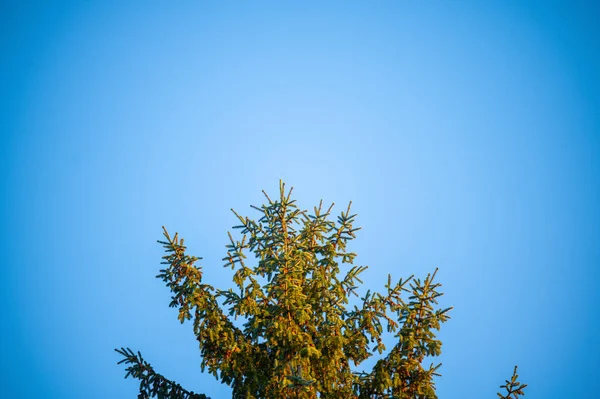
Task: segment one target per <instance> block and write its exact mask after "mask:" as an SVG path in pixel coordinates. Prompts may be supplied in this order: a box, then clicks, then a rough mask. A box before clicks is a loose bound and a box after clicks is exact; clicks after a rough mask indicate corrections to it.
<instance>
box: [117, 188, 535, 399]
mask: <svg viewBox="0 0 600 399" xmlns="http://www.w3.org/2000/svg"><path fill="white" fill-rule="evenodd" d="M291 194H292V190H289V191H286V189H285V185H284V184H283V183H280V191H279V197H278V198H276V199H275V200H272V199H271V198H270V197H269V196H268V195H267V194H266V193H265V197H266V200H267V203H266V204H264V205H262V206H260V207H256V206H252V207H253V208H254V209H255V210H256V211H258V212H259V217H258V219H256V220H255V219H251V218H249V217H245V216H241V215H239V214H238V213H236V212H235V211H233V212H234V214H235V216H236V217H237V219H238V220H239V225H237V226H234V229H238V230H240V231H241V234H240V236H241V237H240V238H234V237H233V236H232V235H231V234H229V244H228V245H227V256H226V257H225V258H223V261H224V262H225V266H226V267H229V268H231V269H232V270H233V271H234V274H233V283H234V287H235V288H234V289H227V290H221V289H216V288H214V287H212V286H211V285H209V284H206V283H205V282H204V281H203V279H202V268H201V267H200V266H199V265H198V264H197V263H198V261H199V260H200V258H197V257H195V256H191V255H188V254H187V253H186V247H185V246H184V241H183V239H181V238H179V236H178V234H175V235H174V236H171V235H170V234H169V233H168V232H167V230H166V229H165V230H164V237H165V238H164V240H163V241H159V242H160V243H161V244H162V245H163V246H164V248H165V250H166V255H165V256H164V257H163V262H162V263H163V264H164V265H165V268H164V269H162V270H160V274H159V275H158V276H157V277H158V278H161V279H162V280H163V281H164V282H165V283H166V285H167V287H168V288H169V289H170V290H171V292H172V298H171V303H170V306H171V307H175V308H177V309H178V311H179V315H178V318H179V320H180V321H181V322H182V323H183V322H184V321H186V320H191V321H192V323H193V329H194V334H195V336H196V337H197V340H198V342H199V346H200V352H201V355H202V363H201V367H202V370H207V371H208V372H209V373H210V374H212V375H213V376H215V377H216V378H218V379H219V380H220V381H221V382H223V383H224V384H227V385H229V386H230V387H231V388H232V397H233V398H239V399H242V398H243V399H251V398H256V399H258V398H272V399H275V398H277V399H279V398H298V399H309V398H332V399H333V398H335V399H339V398H357V399H358V398H360V399H363V398H365V399H366V398H378V399H383V398H415V399H416V398H422V399H430V398H437V396H436V392H435V384H434V377H435V376H438V375H439V374H438V373H437V371H438V370H439V367H440V364H436V363H433V362H432V359H433V358H434V357H436V356H438V355H439V354H440V353H441V348H442V343H441V342H440V341H439V340H438V339H437V338H436V334H435V333H436V331H438V330H439V329H440V326H441V324H442V323H444V322H446V321H447V320H448V319H449V316H448V312H449V310H450V309H451V308H444V309H442V308H439V306H438V305H437V299H438V298H439V297H440V296H441V295H442V293H441V292H440V291H439V288H440V284H439V283H437V282H436V281H435V275H436V272H437V270H436V271H434V272H433V273H431V274H429V275H427V276H426V277H425V278H424V279H420V278H415V277H414V276H410V277H408V278H406V279H402V278H401V279H399V280H398V281H393V280H392V277H391V276H389V277H388V281H387V284H386V285H385V286H384V290H383V292H382V293H378V292H371V291H370V290H367V291H366V292H364V294H360V293H359V292H358V288H359V285H360V284H361V283H362V281H361V279H360V276H361V274H362V273H363V272H364V271H365V270H366V269H367V267H366V266H358V265H354V259H355V257H356V254H355V253H353V252H350V251H349V250H348V247H347V245H348V243H349V242H350V241H351V240H353V239H354V238H355V237H356V236H355V233H356V231H357V230H359V228H357V227H355V225H354V222H355V217H356V215H355V214H352V213H351V203H350V205H348V207H347V209H346V210H345V211H343V212H341V214H340V215H339V216H338V217H337V219H336V220H335V221H333V220H331V213H332V209H333V205H331V206H330V207H327V208H324V207H323V204H322V202H321V203H320V204H319V206H317V207H315V208H314V209H313V210H312V212H309V211H307V210H301V209H300V208H299V207H298V206H297V204H296V201H295V200H293V199H292V197H291ZM353 296H354V297H356V298H355V299H352V297H353ZM236 320H237V321H236ZM385 334H391V335H393V336H394V337H395V338H394V342H395V343H394V346H393V347H392V348H390V349H389V350H387V348H386V346H385V345H384V340H383V338H384V335H385ZM118 352H119V353H120V354H121V355H122V356H123V357H124V359H123V360H121V362H125V363H126V364H128V365H129V367H128V368H127V370H126V371H127V375H126V377H127V376H132V377H134V378H137V379H139V380H140V394H139V396H138V397H139V398H149V397H154V396H158V397H159V398H184V399H187V398H191V399H202V398H206V396H205V395H203V394H195V393H193V392H189V391H187V390H185V389H183V388H182V387H181V386H180V385H178V384H176V383H175V382H172V381H170V380H167V379H166V378H165V377H163V376H162V375H160V374H157V373H156V372H155V371H154V369H153V368H152V367H151V366H150V364H148V363H147V362H145V361H144V360H143V358H142V357H141V354H139V353H138V354H137V355H136V354H135V353H134V352H133V351H131V350H130V349H124V348H122V349H120V350H118ZM373 355H376V356H379V360H378V361H377V362H376V363H375V365H374V366H373V368H372V369H371V370H369V371H359V370H361V367H360V366H361V363H362V362H363V361H365V360H366V359H368V358H370V357H371V356H373ZM515 372H516V370H515ZM515 375H516V374H515ZM513 380H514V381H512V382H507V390H508V394H507V396H501V397H502V398H509V397H510V398H513V397H516V396H517V395H520V394H522V388H524V386H523V385H520V384H519V383H516V377H514V378H513ZM514 384H516V385H514ZM511 395H513V396H511Z"/></svg>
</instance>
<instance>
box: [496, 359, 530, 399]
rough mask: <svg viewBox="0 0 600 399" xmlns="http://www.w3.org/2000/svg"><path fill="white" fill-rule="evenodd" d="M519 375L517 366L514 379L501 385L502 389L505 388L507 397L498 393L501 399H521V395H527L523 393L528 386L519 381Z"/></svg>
mask: <svg viewBox="0 0 600 399" xmlns="http://www.w3.org/2000/svg"><path fill="white" fill-rule="evenodd" d="M517 378H519V375H518V374H517V366H515V370H514V371H513V375H512V378H511V379H510V381H509V380H506V384H504V385H500V388H504V389H505V390H506V395H502V394H501V393H498V397H500V399H519V395H525V394H524V393H523V389H524V388H525V387H526V386H527V384H521V383H520V382H519V381H517Z"/></svg>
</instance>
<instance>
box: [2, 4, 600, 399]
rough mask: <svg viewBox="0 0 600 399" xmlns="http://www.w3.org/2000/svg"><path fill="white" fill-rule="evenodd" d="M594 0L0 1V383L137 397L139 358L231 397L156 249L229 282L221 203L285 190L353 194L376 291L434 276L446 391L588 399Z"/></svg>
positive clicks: (592, 357) (597, 124)
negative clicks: (120, 350) (171, 250)
mask: <svg viewBox="0 0 600 399" xmlns="http://www.w3.org/2000/svg"><path fill="white" fill-rule="evenodd" d="M493 3H495V4H493ZM525 3H526V4H525ZM594 3H595V2H593V1H590V2H588V3H584V2H563V3H562V4H561V3H558V2H542V1H539V2H522V1H499V2H489V1H487V2H486V1H482V2H396V1H393V2H384V1H374V2H367V1H362V2H358V1H343V2H342V1H340V2H335V1H326V2H317V1H315V2H310V1H309V2H304V1H302V2H300V1H283V2H282V1H273V2H264V1H256V2H250V1H244V2H217V1H215V2H202V1H178V2H162V1H161V2H159V1H156V2H152V1H150V2H148V1H144V2H141V1H140V2H126V1H73V2H62V1H54V2H48V1H46V2H28V1H8V2H7V1H3V2H2V5H0V93H1V94H0V120H1V121H2V122H1V124H0V134H1V142H0V155H1V156H0V167H1V171H2V173H1V174H0V190H1V197H0V201H1V204H2V206H1V208H0V212H1V214H0V217H1V220H2V229H1V237H0V238H1V242H2V244H1V245H2V252H3V257H2V263H1V266H2V269H1V270H2V273H3V276H2V282H1V283H0V284H1V286H0V292H1V293H0V298H1V306H2V314H1V316H0V317H1V318H0V322H1V326H2V328H1V329H0V334H1V339H0V348H1V352H0V365H1V370H0V380H1V385H2V394H3V395H5V397H7V398H9V397H10V398H17V397H18V398H34V397H36V398H37V397H45V398H134V397H135V394H136V388H137V384H136V382H135V381H133V380H124V379H123V375H124V371H123V367H121V366H117V365H116V364H115V363H116V362H117V361H118V360H119V357H118V355H117V354H116V353H115V352H114V351H113V348H116V347H121V346H129V347H131V348H133V349H134V350H140V351H141V352H142V353H143V354H144V356H145V357H146V358H147V359H148V361H150V362H151V363H152V364H153V365H154V366H155V367H156V369H157V370H158V371H159V372H161V373H162V374H164V375H165V376H167V377H169V378H172V379H175V380H177V381H178V382H180V383H182V384H183V385H184V386H186V387H188V388H190V389H193V390H195V391H197V392H198V391H199V392H204V393H206V394H208V395H210V396H212V397H213V399H217V398H221V397H227V394H228V392H229V390H228V388H227V387H223V386H221V385H220V384H219V383H217V382H215V381H214V380H213V378H212V377H211V376H209V375H204V374H202V373H201V372H200V369H199V363H200V358H199V352H198V348H197V343H196V342H195V340H194V337H193V335H192V329H191V325H189V324H184V325H180V324H179V322H178V321H177V318H176V316H177V314H176V311H175V310H174V309H170V308H168V303H169V300H170V295H169V292H168V290H167V289H166V287H164V286H163V285H162V283H161V282H160V281H159V280H157V279H155V278H154V276H155V275H156V274H157V273H158V270H159V269H160V264H159V262H160V257H161V255H162V252H161V247H160V246H159V245H158V244H156V240H157V239H160V238H161V226H162V225H165V226H167V227H168V228H169V229H170V230H171V231H179V232H180V234H182V235H183V236H184V237H185V238H186V242H187V243H188V245H189V248H190V251H191V253H193V254H195V255H198V256H203V257H204V261H203V265H204V267H205V279H206V281H207V282H208V283H211V284H213V285H215V286H218V287H227V286H228V284H229V283H230V277H231V271H230V270H228V269H223V268H222V267H221V265H222V262H221V258H222V257H223V256H224V254H225V252H226V249H225V244H226V243H227V235H226V232H227V230H228V229H230V227H231V226H233V225H235V224H236V219H235V218H234V216H233V215H232V214H231V212H230V211H229V209H230V208H232V207H233V208H235V209H236V210H238V211H239V212H241V213H246V214H248V215H253V213H252V210H251V208H249V205H250V204H255V205H260V204H261V203H262V200H263V198H262V194H261V192H260V191H261V189H265V190H267V191H268V192H271V193H276V192H277V188H278V181H279V179H280V178H281V179H284V180H285V181H286V182H287V183H288V184H289V185H292V186H294V187H295V192H296V195H297V199H298V200H299V202H300V205H301V206H304V207H306V208H310V207H312V206H313V205H315V204H316V203H317V202H318V200H319V199H321V198H323V199H324V200H325V201H326V202H332V201H333V202H335V203H336V204H338V205H337V208H336V209H337V210H338V211H341V210H342V208H344V207H345V205H346V204H347V202H348V201H349V200H352V201H353V203H354V209H355V210H356V211H357V212H358V213H359V217H358V223H359V225H361V226H363V230H362V231H360V233H359V235H358V239H357V240H356V241H355V242H354V245H353V247H352V248H353V249H354V250H355V251H356V252H358V254H359V256H358V258H357V263H359V264H366V265H369V266H370V268H369V270H368V271H367V272H366V273H365V275H364V276H365V282H366V284H367V285H368V286H369V288H372V289H376V288H377V287H383V285H384V283H385V282H386V281H387V280H386V276H387V274H388V273H392V275H393V276H395V277H401V276H405V277H406V276H409V275H410V274H413V273H415V274H416V275H417V276H421V277H423V276H425V275H426V274H427V273H428V272H430V271H433V270H434V269H435V268H436V267H439V268H440V271H439V274H438V277H439V280H440V282H442V283H443V285H444V286H443V291H444V292H445V293H446V295H445V297H444V304H445V305H452V306H454V307H455V310H454V311H453V312H452V314H451V315H452V319H451V320H450V321H449V322H448V323H447V324H445V325H444V327H443V329H442V332H441V333H440V337H441V339H442V340H443V342H444V347H443V356H442V358H441V361H442V362H443V364H444V365H443V367H442V374H443V376H442V377H441V378H439V379H438V380H437V385H438V394H439V396H440V398H447V399H449V398H458V397H461V398H463V397H464V398H494V397H496V396H495V395H496V392H497V391H498V386H499V385H500V384H501V383H503V381H504V379H505V378H508V377H509V376H510V374H511V372H512V368H513V366H514V365H515V364H518V365H519V367H520V374H521V377H522V379H523V381H524V382H526V383H528V384H529V387H528V388H527V390H526V394H527V396H526V397H527V398H532V399H533V398H540V399H541V398H544V399H550V398H557V399H558V398H567V397H570V398H594V397H597V396H596V395H597V376H596V374H597V366H596V364H597V361H598V358H599V355H600V346H599V344H598V336H599V334H600V329H599V322H598V318H597V315H598V314H600V299H599V296H598V291H597V282H598V277H600V272H599V271H598V270H599V267H600V245H599V244H600V205H599V204H600V111H599V110H600V58H599V57H600V28H599V27H600V8H599V7H598V6H597V4H594ZM125 4H126V5H125Z"/></svg>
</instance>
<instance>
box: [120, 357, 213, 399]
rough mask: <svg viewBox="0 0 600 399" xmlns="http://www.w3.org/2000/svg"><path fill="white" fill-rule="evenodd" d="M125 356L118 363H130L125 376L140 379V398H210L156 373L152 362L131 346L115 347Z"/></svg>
mask: <svg viewBox="0 0 600 399" xmlns="http://www.w3.org/2000/svg"><path fill="white" fill-rule="evenodd" d="M115 351H116V352H117V353H119V354H120V355H122V356H123V359H122V360H121V361H119V362H118V363H117V364H122V363H124V364H126V365H129V366H128V367H127V368H126V369H125V371H126V372H127V373H126V374H125V378H127V377H129V376H131V377H133V378H137V379H138V380H140V393H139V395H138V399H148V398H154V397H158V399H210V398H209V397H208V396H206V395H204V394H197V393H194V392H193V391H188V390H187V389H184V388H183V387H182V386H181V385H179V384H178V383H176V382H174V381H170V380H168V379H167V378H165V377H163V376H162V375H160V374H158V373H156V372H155V371H154V369H153V368H152V366H151V365H150V363H148V362H147V361H145V360H144V359H143V358H142V354H141V353H140V352H138V353H137V354H136V353H134V352H133V351H132V350H131V349H129V348H121V349H115Z"/></svg>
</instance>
